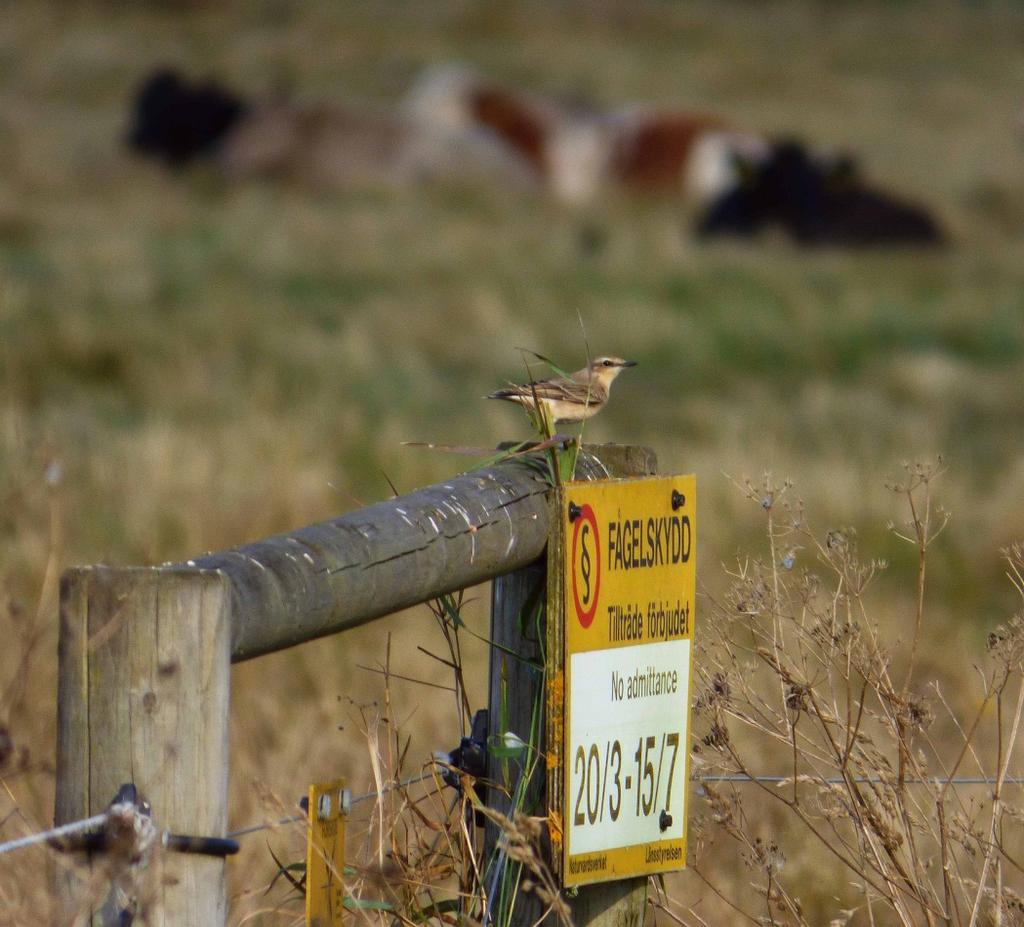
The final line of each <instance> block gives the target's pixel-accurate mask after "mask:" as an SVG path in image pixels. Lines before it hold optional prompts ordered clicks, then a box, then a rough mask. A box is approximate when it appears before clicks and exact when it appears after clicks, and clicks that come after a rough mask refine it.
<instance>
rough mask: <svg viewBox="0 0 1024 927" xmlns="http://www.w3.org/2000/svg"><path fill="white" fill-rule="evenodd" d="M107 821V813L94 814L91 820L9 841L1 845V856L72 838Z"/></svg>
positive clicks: (63, 825) (85, 819) (62, 825)
mask: <svg viewBox="0 0 1024 927" xmlns="http://www.w3.org/2000/svg"><path fill="white" fill-rule="evenodd" d="M106 821H107V812H106V811H104V812H103V813H102V814H94V815H93V816H92V817H91V818H83V819H82V820H80V821H72V822H71V823H70V824H61V825H60V827H52V828H50V830H44V831H41V832H40V833H38V834H29V835H28V836H27V837H19V838H18V839H17V840H8V841H7V843H0V856H2V855H3V854H4V853H9V852H11V850H20V849H21V848H22V847H29V846H32V845H33V844H36V843H46V842H47V841H48V840H57V839H59V838H61V837H70V836H71V835H72V834H80V833H82V832H83V831H87V830H92V829H93V828H94V827H99V826H101V825H102V824H105V823H106Z"/></svg>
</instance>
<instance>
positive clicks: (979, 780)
mask: <svg viewBox="0 0 1024 927" xmlns="http://www.w3.org/2000/svg"><path fill="white" fill-rule="evenodd" d="M437 778H438V776H437V773H436V770H435V769H434V768H432V769H430V770H429V771H428V772H424V773H420V774H419V775H416V776H409V777H408V778H405V779H400V780H398V781H397V782H392V783H389V784H387V785H384V786H382V787H381V788H380V789H374V790H373V791H370V792H365V793H364V794H362V795H356V796H354V797H353V798H352V804H353V805H357V804H359V803H360V802H364V801H368V800H369V799H371V798H377V797H378V796H379V795H382V794H386V793H387V792H392V791H394V790H396V789H404V788H408V787H409V786H410V785H416V784H417V783H420V782H425V781H426V780H428V779H437ZM812 778H813V781H814V782H818V783H821V784H823V785H843V784H844V783H846V782H855V783H857V784H873V785H882V784H885V783H886V782H890V781H892V780H891V779H886V778H883V777H881V776H854V777H850V778H848V779H847V778H844V777H842V776H827V777H825V778H819V777H812ZM693 781H694V782H695V783H696V784H697V785H698V786H699V785H700V784H701V783H702V782H711V783H719V782H726V783H753V782H756V783H762V784H766V785H783V784H786V783H790V782H792V781H793V776H792V775H787V776H776V775H767V776H749V775H745V774H729V773H721V774H713V775H700V776H695V777H694V779H693ZM903 783H904V784H905V785H933V786H945V785H954V786H961V785H962V786H967V785H996V784H997V783H1001V784H1002V785H1024V776H1006V777H1004V778H1003V779H1001V780H1000V779H996V778H994V777H986V776H958V777H954V778H952V779H948V778H944V777H942V776H936V777H934V778H926V779H925V778H915V779H904V780H903ZM110 813H111V811H110V809H108V810H107V811H103V812H101V813H99V814H94V815H92V816H91V817H88V818H82V819H81V820H79V821H71V822H70V823H68V824H61V825H60V826H58V827H52V828H50V829H49V830H44V831H39V832H38V833H34V834H28V835H26V836H23V837H18V838H16V839H14V840H9V841H7V842H6V843H0V856H2V855H3V854H5V853H12V852H14V851H15V850H20V849H22V848H24V847H30V846H35V845H38V844H41V843H50V844H54V843H59V842H60V841H62V840H63V839H65V838H67V837H74V836H78V835H80V834H85V833H88V832H90V831H94V830H97V829H100V828H102V827H103V826H104V825H105V824H106V823H107V822H108V820H109V818H110ZM308 820H309V818H308V816H307V815H306V814H305V813H302V814H293V815H288V816H287V817H283V818H280V819H279V820H277V821H266V822H263V823H261V824H252V825H250V826H248V827H242V828H239V829H237V830H233V831H230V832H229V833H227V834H225V835H224V839H228V840H235V839H237V838H239V837H245V836H248V835H249V834H256V833H260V832H261V831H265V830H273V829H275V828H277V827H285V826H287V825H289V824H298V823H299V822H304V821H305V822H308ZM177 836H178V835H174V834H171V833H170V832H168V831H164V832H163V842H164V845H165V846H168V845H169V846H170V848H172V849H174V848H176V847H175V846H174V843H175V840H174V838H175V837H177ZM183 839H189V838H183ZM192 839H196V838H192ZM204 839H205V838H204ZM212 839H217V838H212Z"/></svg>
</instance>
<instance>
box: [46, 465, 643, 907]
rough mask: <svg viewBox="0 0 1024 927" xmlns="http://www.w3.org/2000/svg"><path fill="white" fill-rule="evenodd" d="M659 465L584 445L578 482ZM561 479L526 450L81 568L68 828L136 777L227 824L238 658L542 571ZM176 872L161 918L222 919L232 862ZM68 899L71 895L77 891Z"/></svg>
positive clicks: (165, 891) (175, 809)
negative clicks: (203, 541)
mask: <svg viewBox="0 0 1024 927" xmlns="http://www.w3.org/2000/svg"><path fill="white" fill-rule="evenodd" d="M654 469H655V467H654V457H653V453H652V452H651V451H649V450H648V449H645V448H635V447H626V446H621V445H606V446H602V447H599V448H589V449H587V451H586V452H585V453H582V454H581V455H580V461H579V465H578V469H577V478H580V479H594V478H602V477H606V476H609V475H625V474H639V473H653V472H654ZM549 488H550V486H549V482H548V477H547V467H546V462H545V461H544V460H543V459H538V458H534V457H522V458H516V459H513V460H508V461H505V462H502V463H500V464H496V465H494V466H492V467H489V468H485V469H481V470H477V471H473V472H471V473H467V474H464V475H462V476H458V477H454V478H452V479H450V480H447V481H445V482H443V483H439V484H436V485H434V486H430V487H427V488H425V489H421V490H418V491H416V492H413V493H410V494H409V495H406V496H402V497H399V498H397V499H393V500H390V501H387V502H382V503H379V504H377V505H373V506H370V507H368V508H364V509H360V510H358V511H356V512H351V513H348V514H346V515H342V516H340V517H338V518H335V519H332V520H331V521H327V522H322V523H320V524H317V525H312V526H309V527H306V528H303V529H301V530H298V531H295V532H292V533H289V534H284V535H279V536H277V537H273V538H268V539H266V540H263V541H259V542H256V543H254V544H249V545H246V546H243V547H239V548H235V549H233V550H229V551H225V552H223V553H217V554H209V555H206V556H203V557H197V558H195V559H194V560H189V561H188V562H186V563H180V564H173V565H169V566H163V567H152V568H138V567H129V568H117V567H100V566H96V567H84V568H76V569H73V570H69V571H68V572H67V573H66V574H65V575H64V577H63V579H62V584H61V605H60V645H59V673H60V675H59V680H60V681H59V688H58V744H57V795H56V814H55V817H56V821H57V823H58V824H60V823H63V822H66V821H71V820H76V819H78V818H84V817H87V816H89V815H92V814H96V813H98V812H100V811H102V810H103V809H104V808H105V806H106V804H107V802H109V800H110V798H111V796H113V795H114V794H115V792H116V791H117V788H118V786H119V785H120V784H121V783H122V782H126V781H134V782H135V783H136V784H137V785H138V787H139V789H140V791H142V792H143V793H144V794H145V795H146V796H147V797H148V798H149V799H150V801H151V803H152V805H153V808H154V813H155V814H157V815H159V823H160V826H161V827H165V828H169V829H171V830H173V831H175V832H177V833H191V834H206V835H218V834H223V833H224V831H225V829H226V819H225V815H226V809H227V803H228V802H227V781H228V778H227V770H228V709H229V690H230V663H231V662H233V661H234V662H237V661H240V660H247V659H250V658H253V657H257V656H260V655H261V654H265V653H270V652H273V651H276V650H281V649H283V648H286V647H290V646H293V645H295V644H299V643H302V642H304V641H308V640H312V639H314V638H317V637H321V636H324V635H327V634H332V633H335V632H337V631H342V630H345V629H346V628H351V627H355V626H356V625H359V624H362V623H364V622H366V621H369V620H371V619H373V618H376V617H380V616H382V615H387V614H391V613H392V612H395V611H398V610H400V609H402V608H406V607H409V606H411V605H415V604H417V603H420V602H424V601H427V600H429V599H432V598H436V597H437V596H438V595H440V594H442V593H444V592H451V591H454V590H456V589H461V588H464V587H466V586H471V585H474V584H477V583H481V582H484V581H486V580H489V579H493V578H495V577H499V576H502V575H505V574H508V573H510V572H512V571H516V570H519V569H521V568H524V567H527V566H528V565H529V564H531V563H534V562H536V561H537V560H538V559H539V558H540V557H541V555H542V554H543V551H544V548H545V545H546V543H547V539H548V524H549V522H548V519H549V513H548V505H547V496H548V490H549ZM499 610H500V609H499ZM510 613H511V612H510ZM501 633H502V634H506V633H507V631H502V632H501ZM502 639H504V638H502ZM161 865H162V866H163V867H164V870H165V871H164V872H163V874H162V878H161V879H160V880H159V882H158V884H159V891H160V895H161V897H160V898H159V899H158V904H157V905H156V910H157V911H158V912H159V913H158V914H157V915H156V917H155V919H153V920H152V921H151V922H152V923H154V924H166V925H172V924H173V925H192V924H195V925H204V927H205V925H218V924H223V923H224V920H225V915H226V910H225V896H224V863H223V861H221V860H216V859H212V858H204V857H198V856H175V855H174V854H163V856H162V858H161ZM61 878H66V877H62V876H58V879H61ZM62 894H63V895H64V897H65V898H67V899H68V900H69V903H70V885H69V884H64V885H63V886H62ZM599 895H600V891H599V890H598V891H597V893H596V894H595V895H594V896H593V897H594V898H595V899H597V898H598V896H599ZM600 904H601V903H600V902H598V907H600ZM111 917H112V912H110V911H106V912H104V911H101V912H98V913H97V914H96V915H95V917H94V923H98V924H105V923H109V922H111V920H110V918H111ZM630 923H639V921H636V920H631V921H630Z"/></svg>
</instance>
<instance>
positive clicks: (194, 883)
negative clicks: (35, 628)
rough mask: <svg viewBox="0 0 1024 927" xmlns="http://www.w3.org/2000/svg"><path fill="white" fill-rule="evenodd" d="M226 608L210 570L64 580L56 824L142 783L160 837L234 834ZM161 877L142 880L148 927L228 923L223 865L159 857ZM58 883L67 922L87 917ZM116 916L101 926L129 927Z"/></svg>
mask: <svg viewBox="0 0 1024 927" xmlns="http://www.w3.org/2000/svg"><path fill="white" fill-rule="evenodd" d="M229 603H230V597H229V595H228V588H227V584H226V582H225V581H224V579H223V577H222V576H220V575H219V574H218V573H216V572H212V571H201V570H194V571H191V572H185V571H180V570H179V571H169V570H161V569H147V568H125V569H111V568H106V567H87V568H82V569H77V570H72V571H69V572H68V573H66V574H65V576H64V579H63V582H62V586H61V611H60V619H61V627H60V644H59V672H60V676H59V689H58V706H57V713H58V751H57V802H56V820H57V823H58V824H60V823H64V822H67V821H72V820H76V819H78V818H84V817H87V816H90V815H93V814H97V813H99V812H101V811H103V810H104V808H105V807H106V806H107V805H108V803H109V802H110V800H111V799H112V798H113V797H114V795H115V793H116V792H117V790H118V787H119V786H120V785H121V784H122V783H125V782H134V783H135V785H136V786H137V787H138V789H139V791H140V792H141V793H142V795H144V796H145V797H146V798H148V799H149V801H150V803H151V804H152V809H153V819H154V821H155V823H156V825H157V827H158V828H159V829H160V830H165V829H168V830H171V831H173V832H174V833H184V834H193V835H200V836H221V835H223V834H224V831H225V826H226V823H227V822H226V817H227V791H228V789H227V786H228V696H229V690H230V658H231V622H230V614H229V608H230V605H229ZM151 870H152V871H150V872H147V873H144V874H143V875H142V876H141V877H140V884H141V885H142V886H143V888H144V890H143V893H142V896H141V898H142V900H143V902H144V903H145V901H146V900H147V899H148V900H149V902H150V903H151V910H150V912H149V919H148V920H147V923H149V924H152V925H168V927H170V925H172V924H173V925H199V924H202V925H214V927H215V925H219V924H223V923H224V920H225V916H226V904H225V889H224V861H223V859H218V858H214V857H209V856H199V855H193V854H190V855H185V854H176V853H170V852H164V853H160V852H158V853H157V856H156V858H155V860H154V863H153V865H152V867H151ZM59 879H60V883H59V888H60V891H61V894H62V904H63V905H64V910H65V913H68V908H69V906H72V905H77V906H79V907H80V906H81V905H82V903H83V899H82V895H83V892H82V888H83V886H82V885H81V884H80V883H77V884H76V880H75V878H74V876H73V874H72V873H70V872H62V873H61V875H60V876H59ZM76 896H77V897H76ZM91 901H92V902H93V903H94V904H95V903H96V902H97V901H99V902H102V899H91ZM85 903H88V901H86V902H85ZM112 916H113V912H112V911H111V909H110V906H109V905H102V908H101V910H98V911H96V913H95V914H94V915H93V920H92V923H93V924H103V925H106V924H109V923H119V921H112V920H111V918H112ZM65 922H66V921H65Z"/></svg>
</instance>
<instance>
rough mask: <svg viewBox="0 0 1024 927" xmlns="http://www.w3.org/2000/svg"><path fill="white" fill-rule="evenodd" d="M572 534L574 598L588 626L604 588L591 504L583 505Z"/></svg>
mask: <svg viewBox="0 0 1024 927" xmlns="http://www.w3.org/2000/svg"><path fill="white" fill-rule="evenodd" d="M573 525H574V527H573V533H572V601H573V605H574V606H575V607H576V617H577V618H578V619H579V622H580V625H582V626H583V627H584V628H589V627H590V625H591V622H592V621H593V620H594V615H595V614H597V596H598V593H599V592H600V589H601V537H600V535H599V534H598V530H597V516H596V515H594V510H593V509H592V508H591V507H590V506H589V505H583V506H581V508H580V514H579V517H577V518H576V520H575V522H574V523H573Z"/></svg>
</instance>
